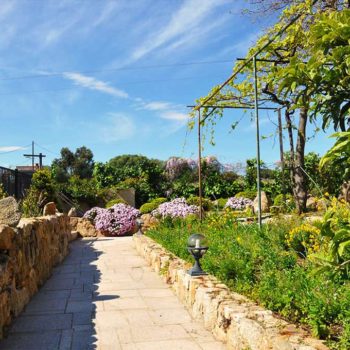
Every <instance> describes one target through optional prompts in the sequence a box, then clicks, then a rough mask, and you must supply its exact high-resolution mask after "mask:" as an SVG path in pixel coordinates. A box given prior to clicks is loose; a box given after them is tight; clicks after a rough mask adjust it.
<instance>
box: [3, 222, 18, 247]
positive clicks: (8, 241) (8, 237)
mask: <svg viewBox="0 0 350 350" xmlns="http://www.w3.org/2000/svg"><path fill="white" fill-rule="evenodd" d="M15 234H16V233H15V231H14V229H13V228H11V227H10V226H7V225H0V250H10V249H13V248H14V247H15V245H14V242H13V239H14V237H15Z"/></svg>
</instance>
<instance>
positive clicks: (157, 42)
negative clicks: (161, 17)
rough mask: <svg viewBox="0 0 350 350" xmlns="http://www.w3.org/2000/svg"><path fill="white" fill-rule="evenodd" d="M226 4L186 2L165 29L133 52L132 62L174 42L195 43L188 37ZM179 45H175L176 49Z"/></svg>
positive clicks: (222, 0)
mask: <svg viewBox="0 0 350 350" xmlns="http://www.w3.org/2000/svg"><path fill="white" fill-rule="evenodd" d="M224 2H225V1H224V0H219V1H212V0H202V1H201V2H200V4H199V2H198V0H189V1H185V2H184V3H183V5H182V6H181V7H180V9H179V10H178V11H177V12H175V14H174V15H173V16H172V17H171V19H170V21H169V22H168V24H167V25H166V26H165V27H163V28H160V29H158V30H157V31H156V32H155V33H152V34H151V35H150V36H149V38H147V39H146V40H145V42H144V43H143V44H141V45H139V46H138V47H137V48H136V49H135V50H134V51H133V52H132V54H131V60H134V61H136V60H138V59H140V58H142V57H143V56H145V55H147V54H148V53H150V52H152V51H153V50H155V49H158V48H159V47H161V46H163V45H169V44H172V43H173V41H174V40H177V41H179V43H181V44H183V41H184V40H185V41H186V42H188V40H192V42H193V39H194V38H193V36H192V35H190V36H188V33H190V32H191V31H194V30H196V28H198V27H201V25H202V24H203V22H204V21H205V19H206V18H207V17H208V15H209V14H211V13H212V12H213V9H214V8H215V7H217V6H219V5H221V4H222V3H224ZM199 5H200V6H199ZM202 29H203V28H202ZM183 36H186V37H188V39H183V38H182V39H181V37H183ZM177 45H179V44H175V47H176V46H177Z"/></svg>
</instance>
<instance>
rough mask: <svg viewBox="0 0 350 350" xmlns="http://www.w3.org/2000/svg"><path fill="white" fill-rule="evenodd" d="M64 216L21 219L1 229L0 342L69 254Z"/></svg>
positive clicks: (66, 222)
mask: <svg viewBox="0 0 350 350" xmlns="http://www.w3.org/2000/svg"><path fill="white" fill-rule="evenodd" d="M70 231H71V230H70V223H69V218H68V216H66V215H63V214H58V215H52V216H46V217H39V218H31V219H21V221H20V222H19V224H18V226H17V227H16V228H12V227H9V226H5V225H0V339H1V338H2V337H3V333H4V330H5V329H6V326H8V325H9V324H10V323H11V321H12V319H13V318H14V317H16V316H17V315H18V314H19V313H20V312H21V311H22V310H23V308H24V306H25V305H26V304H27V303H28V302H29V300H30V298H31V297H32V296H33V295H34V294H35V293H36V292H37V290H38V288H39V287H40V286H41V285H42V284H43V283H44V282H45V281H46V280H47V279H48V278H49V277H50V275H51V271H52V268H53V267H54V266H55V265H57V264H58V263H60V262H61V261H62V260H63V259H64V257H65V256H66V255H67V254H68V241H69V240H71V239H70V237H71V235H70Z"/></svg>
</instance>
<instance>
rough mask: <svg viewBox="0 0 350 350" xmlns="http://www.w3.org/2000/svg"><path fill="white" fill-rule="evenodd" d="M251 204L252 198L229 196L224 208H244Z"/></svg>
mask: <svg viewBox="0 0 350 350" xmlns="http://www.w3.org/2000/svg"><path fill="white" fill-rule="evenodd" d="M251 205H253V202H252V200H250V199H248V198H243V197H231V198H229V199H228V200H227V203H226V204H225V208H230V209H233V210H244V209H246V208H247V207H248V206H251Z"/></svg>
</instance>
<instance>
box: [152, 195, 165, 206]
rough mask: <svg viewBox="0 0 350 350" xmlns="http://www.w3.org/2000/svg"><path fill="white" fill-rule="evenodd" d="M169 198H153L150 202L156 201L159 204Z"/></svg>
mask: <svg viewBox="0 0 350 350" xmlns="http://www.w3.org/2000/svg"><path fill="white" fill-rule="evenodd" d="M167 201H168V200H167V199H166V198H165V197H158V198H155V199H153V200H151V201H150V202H149V203H155V204H157V205H161V204H163V203H165V202H167Z"/></svg>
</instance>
